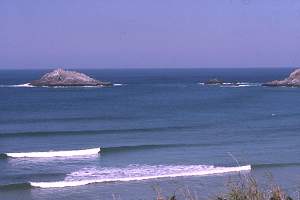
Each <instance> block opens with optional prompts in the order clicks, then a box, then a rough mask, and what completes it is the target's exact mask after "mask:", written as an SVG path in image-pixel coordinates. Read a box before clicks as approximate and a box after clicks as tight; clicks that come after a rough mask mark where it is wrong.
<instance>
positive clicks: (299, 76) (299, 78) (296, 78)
mask: <svg viewBox="0 0 300 200" xmlns="http://www.w3.org/2000/svg"><path fill="white" fill-rule="evenodd" d="M262 85H263V86H270V87H280V86H285V87H300V69H296V70H295V71H293V72H292V73H291V74H290V76H289V77H287V78H285V79H283V80H274V81H271V82H267V83H264V84H262Z"/></svg>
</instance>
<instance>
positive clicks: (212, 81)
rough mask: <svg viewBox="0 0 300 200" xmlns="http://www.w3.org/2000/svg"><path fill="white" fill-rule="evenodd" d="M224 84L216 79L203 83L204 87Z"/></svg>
mask: <svg viewBox="0 0 300 200" xmlns="http://www.w3.org/2000/svg"><path fill="white" fill-rule="evenodd" d="M223 83H224V82H223V81H222V80H219V79H217V78H214V79H209V80H208V81H206V82H204V84H205V85H222V84H223Z"/></svg>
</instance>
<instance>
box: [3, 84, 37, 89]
mask: <svg viewBox="0 0 300 200" xmlns="http://www.w3.org/2000/svg"><path fill="white" fill-rule="evenodd" d="M0 87H22V88H24V87H26V88H33V87H35V86H33V85H30V83H24V84H17V85H0Z"/></svg>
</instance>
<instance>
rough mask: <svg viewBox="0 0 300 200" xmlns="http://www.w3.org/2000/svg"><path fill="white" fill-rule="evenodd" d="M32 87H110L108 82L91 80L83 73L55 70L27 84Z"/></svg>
mask: <svg viewBox="0 0 300 200" xmlns="http://www.w3.org/2000/svg"><path fill="white" fill-rule="evenodd" d="M29 84H30V85H32V86H49V87H55V86H99V87H105V86H112V83H110V82H102V81H99V80H96V79H93V78H91V77H89V76H87V75H85V74H83V73H79V72H76V71H68V70H64V69H56V70H54V71H52V72H49V73H47V74H45V75H43V76H42V77H41V79H39V80H35V81H32V82H30V83H29Z"/></svg>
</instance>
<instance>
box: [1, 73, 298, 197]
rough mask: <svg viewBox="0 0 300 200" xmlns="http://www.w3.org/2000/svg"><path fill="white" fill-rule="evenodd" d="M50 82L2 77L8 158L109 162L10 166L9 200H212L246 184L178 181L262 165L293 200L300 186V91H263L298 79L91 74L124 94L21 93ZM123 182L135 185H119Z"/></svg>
mask: <svg viewBox="0 0 300 200" xmlns="http://www.w3.org/2000/svg"><path fill="white" fill-rule="evenodd" d="M47 71H49V70H1V71H0V85H1V86H0V153H2V156H3V153H8V152H41V151H47V152H48V151H50V153H51V151H59V150H80V149H89V148H97V147H101V152H100V154H98V155H93V156H83V157H62V158H1V159H0V199H1V200H2V199H3V200H6V199H7V200H10V199H25V200H28V199H55V200H60V199H74V200H75V199H76V200H77V199H83V198H84V199H113V198H114V197H113V196H115V198H116V196H117V197H118V196H120V198H121V199H153V197H154V196H155V192H154V191H153V189H152V188H153V186H156V185H159V186H160V187H161V188H162V190H163V191H165V192H166V193H167V194H169V195H171V194H173V192H174V191H175V190H176V189H177V188H182V187H189V188H190V189H191V190H192V191H195V192H196V193H197V194H198V196H213V195H214V194H217V193H218V192H220V191H222V190H224V189H225V187H226V184H227V182H228V181H229V179H231V178H232V177H233V178H234V177H236V176H237V175H238V174H237V173H219V174H210V175H206V176H202V175H197V176H187V175H185V176H178V177H171V176H172V175H174V174H175V175H176V174H177V175H178V174H180V173H182V172H183V171H184V172H186V173H192V174H193V175H195V174H197V173H200V172H207V171H208V170H222V169H228V168H226V167H237V165H241V166H245V165H251V168H252V169H251V173H253V174H254V175H255V176H257V177H258V179H261V180H263V179H264V177H266V176H267V175H268V174H269V173H271V174H272V176H273V178H274V179H275V181H276V180H278V182H279V183H280V184H282V186H283V187H284V188H285V189H286V190H288V191H291V192H292V193H293V192H295V191H297V189H298V187H299V184H300V134H299V131H300V107H299V102H300V89H299V88H284V87H281V88H270V87H263V86H260V83H263V82H266V81H270V80H274V79H282V78H284V77H286V76H288V74H289V73H290V72H291V71H292V69H115V70H86V69H82V70H79V71H82V72H84V73H87V74H88V75H91V76H92V77H94V78H97V79H100V80H105V81H111V82H113V83H118V84H122V85H116V86H114V87H108V88H84V87H73V88H41V87H33V88H31V87H19V86H17V85H19V84H24V83H27V82H29V81H31V80H34V79H38V78H39V77H40V76H41V75H42V74H44V73H46V72H47ZM215 77H217V78H220V79H223V80H224V81H225V82H235V81H238V82H243V84H242V86H244V87H221V86H205V85H201V84H199V83H201V82H204V81H205V80H207V79H210V78H215ZM237 161H238V164H237ZM211 166H214V167H211ZM224 167H225V168H224ZM148 176H152V177H154V178H151V179H150V178H149V179H148V178H145V177H148ZM155 177H157V178H155ZM122 178H127V179H129V180H127V181H118V180H120V179H122ZM140 179H144V180H140ZM85 180H96V181H95V182H98V183H92V184H88V185H80V186H74V187H60V188H39V187H32V186H30V184H29V183H30V182H50V183H54V182H60V183H64V182H74V181H85ZM105 180H107V181H105ZM292 195H293V194H292Z"/></svg>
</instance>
